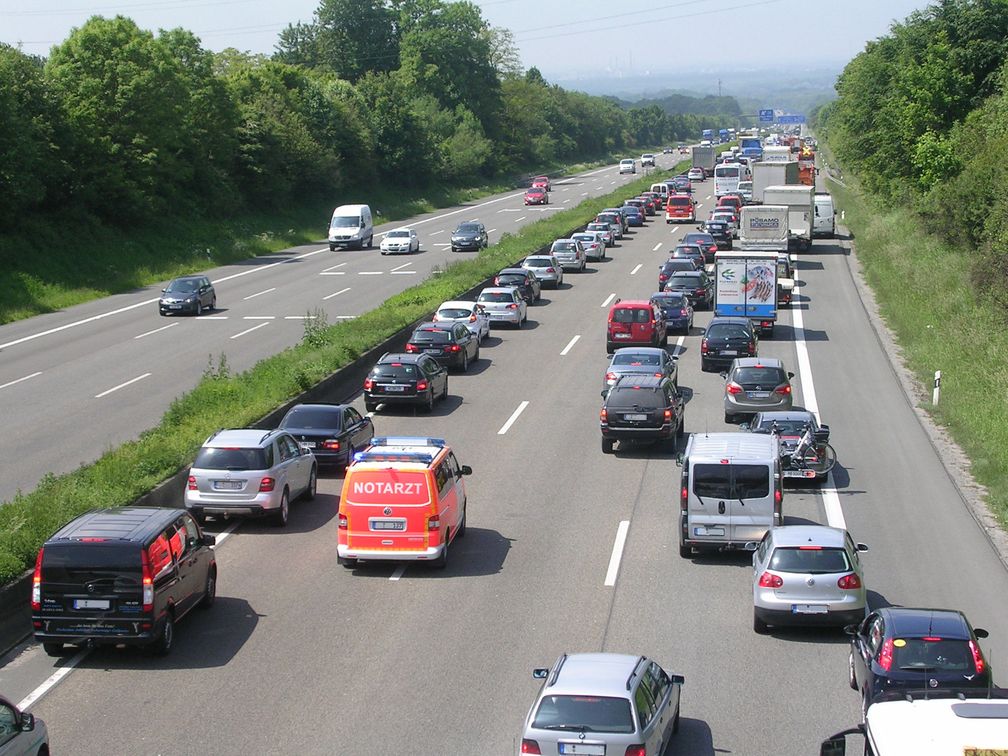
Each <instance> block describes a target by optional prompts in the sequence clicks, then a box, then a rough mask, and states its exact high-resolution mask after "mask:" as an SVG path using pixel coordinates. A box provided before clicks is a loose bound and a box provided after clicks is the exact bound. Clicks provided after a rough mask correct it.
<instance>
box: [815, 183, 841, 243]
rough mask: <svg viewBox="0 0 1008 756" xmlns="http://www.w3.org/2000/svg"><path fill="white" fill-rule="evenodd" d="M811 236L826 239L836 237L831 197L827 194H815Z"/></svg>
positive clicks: (834, 213)
mask: <svg viewBox="0 0 1008 756" xmlns="http://www.w3.org/2000/svg"><path fill="white" fill-rule="evenodd" d="M812 236H825V237H827V238H828V239H832V238H833V237H834V236H836V211H835V210H834V209H833V197H832V195H830V194H829V192H816V193H815V222H814V223H813V225H812Z"/></svg>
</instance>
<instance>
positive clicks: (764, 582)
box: [759, 572, 784, 588]
mask: <svg viewBox="0 0 1008 756" xmlns="http://www.w3.org/2000/svg"><path fill="white" fill-rule="evenodd" d="M783 585H784V580H783V578H781V576H780V575H774V574H773V573H772V572H764V573H763V574H762V575H760V579H759V587H760V588H780V587H781V586H783Z"/></svg>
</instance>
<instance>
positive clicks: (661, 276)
mask: <svg viewBox="0 0 1008 756" xmlns="http://www.w3.org/2000/svg"><path fill="white" fill-rule="evenodd" d="M658 280H659V281H668V276H666V275H665V274H664V273H659V274H658Z"/></svg>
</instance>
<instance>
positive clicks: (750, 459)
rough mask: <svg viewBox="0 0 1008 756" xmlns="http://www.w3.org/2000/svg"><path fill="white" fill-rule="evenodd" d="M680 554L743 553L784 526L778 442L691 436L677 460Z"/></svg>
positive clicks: (750, 436)
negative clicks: (678, 466)
mask: <svg viewBox="0 0 1008 756" xmlns="http://www.w3.org/2000/svg"><path fill="white" fill-rule="evenodd" d="M679 463H680V465H681V466H682V485H681V487H680V494H679V510H680V511H679V555H680V556H681V557H683V558H686V559H688V558H689V557H690V556H692V555H693V551H694V549H696V550H721V549H733V548H734V549H741V548H744V547H745V545H746V543H749V542H753V541H759V540H760V539H761V538H763V535H764V534H765V533H766V532H767V530H769V529H770V528H771V527H773V526H774V525H780V524H781V523H782V522H783V515H782V514H781V504H782V500H783V498H784V489H783V485H782V484H783V481H782V479H781V471H780V451H779V447H778V440H777V437H776V436H774V435H772V434H767V435H764V434H762V433H694V434H692V435H691V436H690V439H689V442H688V443H687V444H686V451H685V452H684V453H683V455H682V456H681V457H680V458H679Z"/></svg>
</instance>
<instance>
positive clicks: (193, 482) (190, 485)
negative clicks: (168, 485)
mask: <svg viewBox="0 0 1008 756" xmlns="http://www.w3.org/2000/svg"><path fill="white" fill-rule="evenodd" d="M186 488H188V489H189V490H190V491H198V490H199V486H197V485H196V476H195V475H190V476H189V480H188V481H187V482H186Z"/></svg>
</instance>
